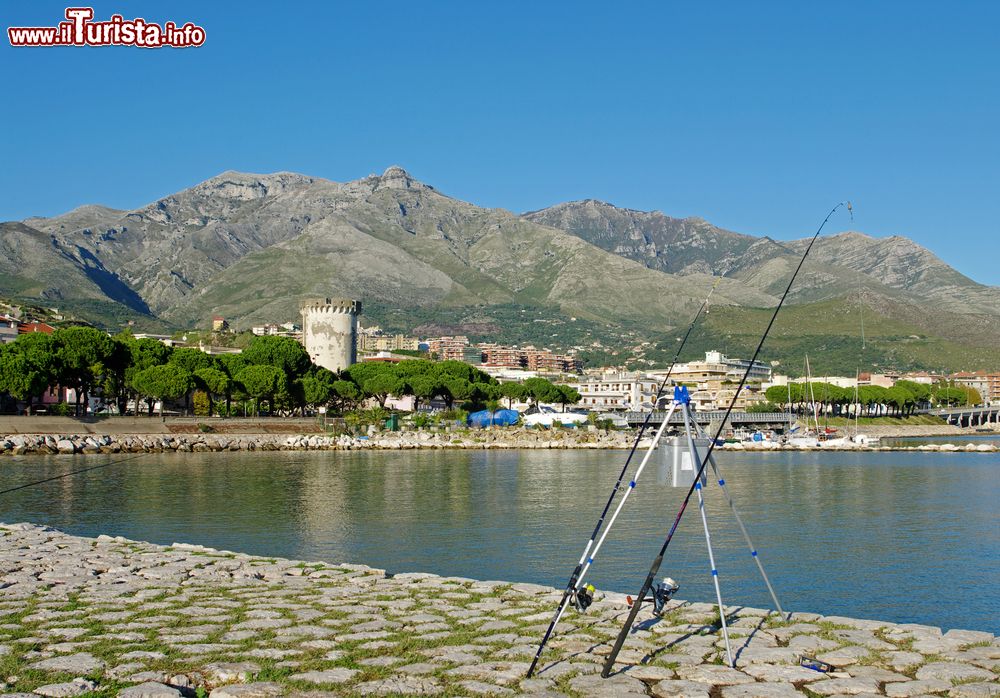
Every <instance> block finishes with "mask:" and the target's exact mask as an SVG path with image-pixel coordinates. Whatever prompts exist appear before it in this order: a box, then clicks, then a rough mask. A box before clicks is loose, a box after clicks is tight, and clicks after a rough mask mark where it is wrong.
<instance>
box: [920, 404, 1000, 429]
mask: <svg viewBox="0 0 1000 698" xmlns="http://www.w3.org/2000/svg"><path fill="white" fill-rule="evenodd" d="M927 414H933V415H937V416H938V417H942V418H943V419H944V420H945V421H946V422H948V424H954V425H955V426H959V427H979V426H986V425H987V424H1000V405H991V406H986V407H945V408H942V409H937V410H927Z"/></svg>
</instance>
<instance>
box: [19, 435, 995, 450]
mask: <svg viewBox="0 0 1000 698" xmlns="http://www.w3.org/2000/svg"><path fill="white" fill-rule="evenodd" d="M634 440H635V434H634V433H631V432H600V431H598V432H589V431H535V430H527V429H518V430H488V429H484V430H465V431H457V432H383V433H377V434H374V435H372V436H368V437H355V436H347V435H341V436H326V435H319V434H238V435H237V434H172V435H170V434H10V435H6V436H3V435H0V456H2V455H8V456H11V455H13V456H20V455H52V454H94V453H164V452H178V453H184V452H188V453H189V452H223V451H338V450H339V451H348V450H365V449H368V450H373V449H374V450H409V449H421V448H423V449H473V450H475V449H564V448H580V449H627V448H631V446H632V443H633V441H634ZM648 443H649V442H648V439H647V440H644V441H643V442H642V443H640V446H641V447H643V448H645V447H646V446H647V445H648ZM723 448H725V449H726V450H739V451H762V450H769V451H805V450H823V451H826V450H863V451H962V452H969V453H996V452H997V451H998V450H1000V448H998V445H997V444H993V443H979V444H961V445H957V446H956V445H954V444H925V445H920V446H891V447H885V446H873V447H867V446H866V447H864V448H859V447H837V448H821V449H809V448H806V447H802V446H790V445H771V444H766V445H761V446H755V445H747V446H744V445H742V444H726V445H725V446H724V447H723Z"/></svg>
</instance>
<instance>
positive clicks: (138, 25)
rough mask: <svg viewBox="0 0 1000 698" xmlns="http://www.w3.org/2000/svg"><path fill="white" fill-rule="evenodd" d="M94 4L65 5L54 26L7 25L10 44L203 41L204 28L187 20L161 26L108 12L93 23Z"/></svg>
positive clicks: (146, 44)
mask: <svg viewBox="0 0 1000 698" xmlns="http://www.w3.org/2000/svg"><path fill="white" fill-rule="evenodd" d="M93 19H94V8H93V7H67V8H66V20H67V21H65V22H60V23H59V25H58V26H55V27H9V28H8V29H7V38H8V39H10V45H11V46H140V47H142V48H161V47H163V46H170V47H172V48H188V47H190V46H201V45H202V44H203V43H205V30H204V29H203V28H202V27H199V26H198V25H196V24H192V23H191V22H188V23H187V24H184V25H182V26H177V24H176V23H175V22H164V23H163V25H162V26H161V25H159V24H155V23H153V22H147V21H146V20H144V19H143V18H142V17H136V18H135V19H124V18H123V17H122V16H121V15H111V19H109V20H108V21H106V22H94V21H92V20H93Z"/></svg>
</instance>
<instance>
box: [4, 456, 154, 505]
mask: <svg viewBox="0 0 1000 698" xmlns="http://www.w3.org/2000/svg"><path fill="white" fill-rule="evenodd" d="M144 455H146V454H145V453H137V454H136V455H134V456H129V457H128V458H119V459H118V460H113V461H110V462H108V463H101V464H100V465H92V466H90V467H89V468H80V469H79V470H71V471H70V472H68V473H63V474H62V475H55V476H53V477H47V478H45V479H44V480H37V481H36V482H29V483H27V484H25V485H18V486H17V487H10V488H8V489H6V490H0V495H4V494H9V493H11V492H17V491H18V490H24V489H27V488H29V487H34V486H35V485H41V484H44V483H46V482H52V481H53V480H61V479H63V478H64V477H70V476H71V475H79V474H80V473H86V472H90V471H91V470H99V469H101V468H107V467H109V466H112V465H119V464H121V463H127V462H128V461H130V460H135V459H136V458H141V457H142V456H144Z"/></svg>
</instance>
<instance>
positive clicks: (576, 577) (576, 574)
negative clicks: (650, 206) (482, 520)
mask: <svg viewBox="0 0 1000 698" xmlns="http://www.w3.org/2000/svg"><path fill="white" fill-rule="evenodd" d="M721 281H722V277H721V276H720V277H719V278H718V279H716V280H715V283H714V284H712V288H711V289H709V291H708V295H707V296H706V297H705V300H704V301H703V302H702V304H701V307H700V308H698V312H697V313H695V316H694V318H692V319H691V324H689V325H688V328H687V331H686V332H685V333H684V337H683V338H682V339H681V343H680V345H679V346H678V347H677V351H676V352H675V353H674V358H673V360H672V361H671V362H670V366H669V367H668V368H667V373H666V375H664V376H663V380H662V381H661V382H660V387H659V388H658V389H657V391H656V396H655V397H654V399H653V406H652V408H651V409H650V411H649V412H648V413H647V414H646V418H645V419H644V420H643V422H642V425H641V426H640V427H639V432H638V434H637V435H636V437H635V441H634V442H633V443H632V448H631V450H630V451H629V454H628V457H627V458H626V459H625V465H624V466H622V470H621V473H619V474H618V481H617V482H615V486H614V488H613V489H612V490H611V496H609V497H608V502H607V504H605V505H604V511H602V512H601V516H600V518H598V520H597V525H596V526H595V527H594V532H593V533H591V534H590V540H589V541H588V542H587V546H586V548H585V549H584V551H583V555H582V556H581V557H580V561H579V562H578V563H577V564H576V568H575V569H574V570H573V574H571V575H570V578H569V582H568V583H567V584H566V590H565V591H564V592H563V596H562V599H561V600H560V601H559V606H558V607H557V608H556V613H555V615H554V616H553V618H552V621H551V622H550V623H549V627H548V629H547V630H546V631H545V635H544V636H543V637H542V641H541V643H540V644H539V645H538V651H537V652H535V657H534V659H532V661H531V666H530V667H529V668H528V674H527V676H528V678H531V675H532V674H533V673H534V672H535V667H536V666H537V664H538V660H539V658H540V657H541V656H542V651H543V650H544V649H545V645H546V643H547V642H548V641H549V637H551V635H552V631H553V630H554V629H555V627H556V624H557V623H558V622H559V618H560V617H561V616H562V614H563V611H564V610H565V609H566V605H567V603H568V602H569V600H570V598H571V597H572V596H573V594H574V593H576V587H577V584H578V583H579V582H580V579H581V572H582V571H583V568H584V564H588V565H589V563H590V562H593V556H590V557H589V562H588V555H589V554H590V550H591V548H592V547H593V545H594V540H595V539H596V538H597V534H598V533H600V531H601V527H602V526H603V525H604V520H605V518H606V517H607V515H608V512H609V511H610V510H611V504H612V503H613V502H614V499H615V495H617V494H618V492H619V491H620V490H621V486H622V482H624V480H625V473H626V472H627V471H628V468H629V465H630V464H631V463H632V458H633V457H634V456H635V453H636V450H638V448H639V442H640V441H642V437H643V434H645V433H646V429H647V428H648V427H649V423H650V421H651V420H652V418H653V412H654V411H655V410H656V407H657V405H659V402H660V399H661V397H662V396H663V394H664V393H665V392H666V389H667V384H668V383H669V381H670V376H671V374H672V373H673V370H674V367H675V366H676V365H677V361H678V360H679V359H680V356H681V352H682V351H683V350H684V345H685V344H687V341H688V337H690V336H691V331H692V330H693V329H694V327H695V325H696V324H697V323H698V320H699V319H700V318H701V316H702V315H703V314H704V312H705V310H706V309H707V308H708V303H709V301H710V300H711V299H712V294H713V293H715V289H716V288H717V287H718V285H719V283H720V282H721ZM639 386H640V387H639V395H640V402H641V396H642V383H641V379H640V384H639ZM602 540H603V539H602Z"/></svg>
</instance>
